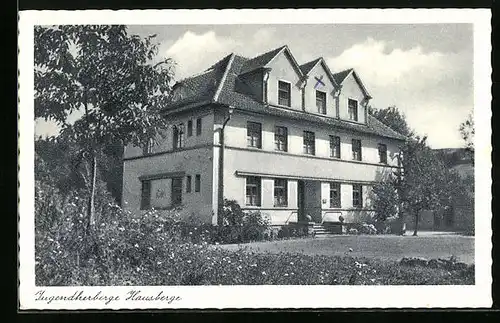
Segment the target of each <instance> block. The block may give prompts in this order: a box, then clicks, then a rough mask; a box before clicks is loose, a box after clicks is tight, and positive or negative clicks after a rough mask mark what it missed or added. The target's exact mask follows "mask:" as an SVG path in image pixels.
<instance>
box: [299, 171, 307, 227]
mask: <svg viewBox="0 0 500 323" xmlns="http://www.w3.org/2000/svg"><path fill="white" fill-rule="evenodd" d="M304 200H305V187H304V181H300V180H299V181H298V182H297V207H298V209H299V211H298V217H297V220H298V221H304V220H305V217H306V215H305V206H304Z"/></svg>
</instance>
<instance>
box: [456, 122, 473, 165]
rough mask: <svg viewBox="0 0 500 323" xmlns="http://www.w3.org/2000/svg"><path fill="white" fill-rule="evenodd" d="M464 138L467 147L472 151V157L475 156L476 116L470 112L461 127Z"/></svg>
mask: <svg viewBox="0 0 500 323" xmlns="http://www.w3.org/2000/svg"><path fill="white" fill-rule="evenodd" d="M459 131H460V134H461V135H462V139H463V140H464V141H465V148H466V149H467V150H469V151H470V152H472V157H474V133H475V131H474V116H473V114H472V113H469V115H468V116H467V119H466V120H465V121H464V122H462V123H461V124H460V127H459Z"/></svg>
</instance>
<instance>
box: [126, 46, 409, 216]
mask: <svg viewBox="0 0 500 323" xmlns="http://www.w3.org/2000/svg"><path fill="white" fill-rule="evenodd" d="M370 99H371V96H370V94H369V93H368V91H367V89H366V88H365V86H364V85H363V83H362V81H361V79H360V77H359V75H358V74H357V73H356V71H354V70H353V69H349V70H346V71H341V72H338V73H332V72H331V71H330V69H329V67H328V66H327V64H326V63H325V61H324V60H323V59H322V58H318V59H316V60H313V61H311V62H308V63H305V64H303V65H299V64H298V63H297V62H296V60H295V58H294V57H293V55H292V53H291V52H290V50H289V48H288V47H287V46H282V47H280V48H277V49H275V50H272V51H270V52H267V53H264V54H262V55H259V56H257V57H255V58H252V59H248V58H244V57H241V56H239V55H235V54H230V55H228V56H226V57H225V58H223V59H222V60H220V61H219V62H217V63H216V64H214V65H213V66H211V67H210V68H209V69H207V70H206V71H204V72H202V73H200V74H198V75H195V76H193V77H190V78H187V79H185V80H183V81H180V82H178V83H177V84H176V85H175V86H174V89H173V100H172V104H170V105H169V106H168V107H165V109H164V116H165V118H167V120H168V121H169V124H170V125H171V126H170V127H169V128H168V129H167V130H166V132H165V136H164V137H162V139H161V140H160V141H159V144H156V145H153V144H151V143H149V144H146V145H145V146H144V147H133V146H128V147H126V148H125V151H124V177H123V203H122V204H123V206H124V207H125V208H127V209H130V210H132V211H138V210H146V209H149V208H157V209H168V208H171V207H173V206H176V205H182V210H183V211H182V212H183V214H185V215H186V216H187V215H194V216H196V217H198V218H199V219H200V220H201V221H203V222H207V223H212V224H217V223H218V220H217V213H218V210H219V204H220V203H221V201H222V197H224V198H227V199H231V200H236V201H237V202H238V203H239V204H240V205H241V207H242V208H243V209H245V210H259V211H261V212H262V213H265V214H267V215H268V216H269V217H270V220H271V223H272V224H274V225H284V224H287V223H292V222H300V221H305V220H306V219H312V221H314V222H324V221H327V222H338V221H340V219H342V220H343V221H345V222H359V221H365V220H367V219H368V218H370V217H371V216H372V215H373V211H372V208H371V186H372V185H373V183H375V182H377V181H380V180H382V179H383V178H384V177H385V176H387V175H388V174H390V173H393V172H394V171H395V170H396V169H397V168H398V167H399V163H398V154H399V145H400V144H401V143H402V140H404V139H405V138H404V137H403V136H402V135H400V134H398V133H396V132H394V131H393V130H391V129H390V128H388V127H387V126H385V125H383V124H382V123H381V122H380V121H378V120H377V119H375V118H374V117H373V116H371V115H370V114H369V113H368V104H369V101H370Z"/></svg>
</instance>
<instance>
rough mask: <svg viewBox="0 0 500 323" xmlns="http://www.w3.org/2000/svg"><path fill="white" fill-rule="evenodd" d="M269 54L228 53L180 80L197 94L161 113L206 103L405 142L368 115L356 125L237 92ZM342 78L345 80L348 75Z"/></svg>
mask: <svg viewBox="0 0 500 323" xmlns="http://www.w3.org/2000/svg"><path fill="white" fill-rule="evenodd" d="M281 50H284V48H281ZM275 51H276V50H275ZM271 52H273V51H271ZM271 52H268V53H266V54H263V55H265V56H266V57H265V59H264V58H259V59H258V60H255V58H254V59H248V58H245V57H242V56H239V55H236V54H230V55H228V56H226V57H224V58H223V59H221V60H220V61H219V62H217V63H215V64H214V65H212V66H211V67H210V68H209V69H208V70H206V71H205V73H202V74H200V75H197V76H195V77H191V78H187V79H185V80H183V81H181V83H183V84H184V86H189V88H190V89H197V90H198V91H199V92H200V93H196V94H195V95H194V96H193V97H190V98H184V99H182V100H180V101H176V102H173V103H172V104H170V105H169V106H168V107H166V108H165V110H164V113H166V114H168V113H169V111H172V112H175V113H177V112H180V111H185V110H188V109H191V108H195V107H203V106H206V105H208V104H212V103H216V104H218V105H219V106H232V107H234V108H235V109H237V110H242V111H248V112H253V113H260V114H266V115H273V116H277V117H283V118H290V119H296V120H304V121H308V122H313V123H319V124H326V125H331V126H332V127H335V128H341V129H345V130H350V131H355V132H361V133H368V134H374V135H378V136H382V137H387V138H393V139H399V140H404V139H405V137H404V136H403V135H401V134H399V133H397V132H396V131H394V130H392V129H391V128H389V127H388V126H386V125H384V124H383V123H382V122H380V121H379V120H377V119H376V118H375V117H373V116H371V115H368V123H367V124H356V123H352V122H348V121H344V120H340V119H336V118H331V117H324V116H320V115H315V114H309V113H304V112H303V111H300V110H297V111H295V110H292V109H286V108H280V107H276V106H271V105H268V104H266V103H264V102H262V101H260V100H258V99H257V98H256V97H254V96H252V95H251V94H249V93H248V92H247V91H241V90H239V87H240V86H239V85H238V84H239V82H240V81H241V78H240V75H242V74H244V73H248V68H249V66H252V68H255V66H260V67H262V66H261V65H262V62H267V63H264V65H263V66H265V65H266V64H268V63H269V62H270V61H271V60H272V58H274V57H276V56H277V54H278V53H279V52H280V51H278V52H276V53H275V54H274V57H270V56H273V55H271V54H269V53H271ZM267 54H269V55H267ZM263 55H260V56H263ZM292 57H293V56H292ZM252 61H253V62H252ZM257 61H259V64H257V63H256V62H257ZM318 62H319V60H318ZM318 62H316V63H318ZM304 65H305V64H304ZM304 65H303V66H304ZM297 66H298V65H297ZM257 68H258V67H257ZM301 72H302V71H301ZM341 73H342V72H341ZM339 74H340V73H337V74H333V75H337V76H338V75H339ZM345 77H347V75H346V76H345ZM244 92H245V93H244Z"/></svg>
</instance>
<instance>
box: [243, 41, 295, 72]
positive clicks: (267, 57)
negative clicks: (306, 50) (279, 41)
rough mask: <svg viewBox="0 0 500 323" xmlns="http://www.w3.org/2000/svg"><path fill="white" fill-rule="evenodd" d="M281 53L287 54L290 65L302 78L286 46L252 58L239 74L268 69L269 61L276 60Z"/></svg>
mask: <svg viewBox="0 0 500 323" xmlns="http://www.w3.org/2000/svg"><path fill="white" fill-rule="evenodd" d="M282 52H286V53H287V54H288V56H289V57H290V59H291V61H292V65H293V66H294V68H295V69H296V70H297V72H298V74H299V75H300V76H301V77H302V76H303V73H302V70H301V69H300V66H299V64H298V63H297V61H296V60H295V57H293V55H292V53H291V52H290V49H289V48H288V46H287V45H283V46H281V47H278V48H276V49H273V50H271V51H269V52H266V53H264V54H261V55H259V56H257V57H254V58H252V59H250V60H248V61H247V62H246V63H245V65H244V67H243V68H242V70H241V72H240V74H246V73H250V72H252V71H255V70H257V69H259V68H264V67H268V65H269V63H271V61H272V60H273V59H274V58H276V57H277V56H278V55H279V54H281V53H282Z"/></svg>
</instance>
